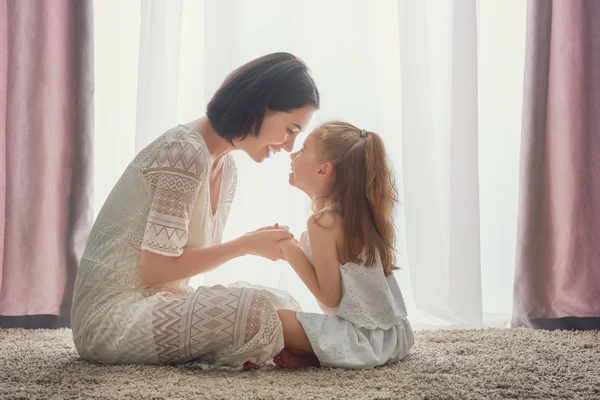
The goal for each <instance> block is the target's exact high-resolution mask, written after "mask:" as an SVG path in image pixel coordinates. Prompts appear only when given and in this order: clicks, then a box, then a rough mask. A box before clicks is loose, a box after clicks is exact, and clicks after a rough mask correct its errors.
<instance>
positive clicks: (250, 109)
mask: <svg viewBox="0 0 600 400" xmlns="http://www.w3.org/2000/svg"><path fill="white" fill-rule="evenodd" d="M319 104H320V99H319V91H318V90H317V86H316V85H315V82H314V81H313V79H312V77H311V76H310V74H309V71H308V67H307V66H306V64H304V62H303V61H302V60H300V59H299V58H297V57H295V56H294V55H292V54H289V53H273V54H267V55H265V56H262V57H260V58H257V59H255V60H252V61H250V62H248V63H247V64H244V65H242V66H241V67H239V68H238V69H236V70H235V71H233V72H232V73H231V74H230V75H229V76H228V77H227V78H226V79H225V82H223V84H222V85H221V87H220V88H219V89H218V90H217V92H216V93H215V95H214V96H213V98H212V99H211V100H210V102H209V103H208V106H207V107H206V116H207V117H208V119H209V120H210V123H211V125H212V127H213V129H214V130H215V131H217V133H218V134H219V135H220V136H221V137H223V138H224V139H226V140H227V141H228V142H229V143H232V142H233V140H234V139H240V140H243V139H245V138H246V137H247V136H248V135H249V134H252V135H254V136H257V135H258V132H260V128H261V126H262V123H263V119H264V117H265V113H266V111H267V110H271V111H285V112H288V111H291V110H294V109H297V108H302V107H304V106H307V105H311V106H313V107H315V108H316V109H318V108H319Z"/></svg>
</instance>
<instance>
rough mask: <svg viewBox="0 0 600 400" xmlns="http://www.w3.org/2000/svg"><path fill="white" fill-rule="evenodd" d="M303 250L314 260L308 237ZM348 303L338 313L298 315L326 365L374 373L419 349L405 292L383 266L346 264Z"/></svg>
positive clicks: (344, 300) (303, 240)
mask: <svg viewBox="0 0 600 400" xmlns="http://www.w3.org/2000/svg"><path fill="white" fill-rule="evenodd" d="M300 246H301V248H302V250H303V251H304V253H305V254H306V256H307V258H308V259H309V260H310V261H311V262H314V261H313V257H312V251H311V248H310V242H309V240H308V232H304V233H303V234H302V236H301V238H300ZM340 272H341V281H342V300H341V302H340V304H339V305H338V306H337V307H335V308H328V307H325V306H323V305H322V304H320V303H319V306H320V307H321V309H322V310H323V312H325V314H314V313H305V312H298V313H297V319H298V321H299V322H300V323H301V324H302V326H303V327H304V330H305V331H306V334H307V335H308V338H309V340H310V343H311V345H312V348H313V350H314V351H315V355H316V356H317V358H318V359H319V361H320V363H321V365H322V366H326V367H339V368H370V367H376V366H379V365H384V364H391V363H394V362H397V361H399V360H401V359H402V358H404V357H405V356H406V355H407V354H408V352H409V351H410V349H411V347H412V346H413V344H414V336H413V331H412V328H411V326H410V323H409V322H408V319H407V315H406V306H405V304H404V299H403V298H402V293H401V292H400V288H399V287H398V283H397V282H396V278H395V277H394V276H393V275H391V276H388V277H386V276H385V275H384V273H383V266H381V265H376V266H373V267H370V268H367V267H365V266H362V265H357V264H353V263H347V264H343V265H340Z"/></svg>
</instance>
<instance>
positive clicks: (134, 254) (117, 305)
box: [72, 125, 299, 368]
mask: <svg viewBox="0 0 600 400" xmlns="http://www.w3.org/2000/svg"><path fill="white" fill-rule="evenodd" d="M210 166H211V159H210V156H209V153H208V149H207V148H206V143H205V142H204V140H203V138H202V136H200V135H199V134H198V133H197V132H196V131H194V130H192V129H190V128H188V127H186V126H183V125H180V126H178V127H176V128H173V129H171V130H169V131H168V132H166V133H165V134H163V135H162V136H160V137H159V138H158V139H157V140H156V141H154V142H153V143H152V144H150V145H149V146H148V147H147V148H146V149H144V150H143V151H142V152H140V154H139V155H138V156H137V157H136V158H135V159H134V160H133V162H132V163H131V164H130V165H129V166H128V168H127V169H126V171H125V173H124V174H123V176H122V177H121V178H120V180H119V182H118V183H117V184H116V186H115V187H114V189H113V190H112V192H111V194H110V195H109V197H108V199H107V201H106V203H105V204H104V206H103V208H102V210H101V211H100V214H99V215H98V218H97V220H96V222H95V224H94V227H93V229H92V232H91V234H90V237H89V240H88V244H87V247H86V249H85V252H84V254H83V257H82V260H81V264H80V267H79V271H78V274H77V279H76V284H75V293H74V300H73V308H72V329H73V339H74V342H75V345H76V348H77V350H78V352H79V354H80V355H81V357H82V358H84V359H87V360H94V361H98V362H102V363H179V362H187V361H191V360H193V361H195V362H201V363H203V364H209V365H215V366H228V367H233V368H239V367H240V366H241V365H242V364H243V363H245V362H246V361H252V362H254V363H261V362H263V361H266V360H269V359H271V358H272V357H273V356H274V355H275V354H277V353H278V352H279V351H280V350H281V349H282V348H283V335H282V330H281V322H280V320H279V318H278V316H277V312H276V310H278V309H280V308H287V309H296V310H299V307H298V304H297V303H296V302H295V300H294V299H292V298H291V297H290V296H289V295H287V293H286V292H283V291H277V290H269V291H266V290H261V289H259V288H252V287H240V286H239V285H238V286H235V287H234V286H230V287H223V286H214V287H200V288H198V289H197V290H194V289H192V288H191V287H190V286H188V281H189V279H186V280H182V281H178V282H173V283H170V284H166V285H160V286H154V287H150V288H148V287H145V286H144V285H143V284H142V281H141V279H140V270H139V258H140V254H141V251H142V250H147V251H151V252H154V253H158V254H162V255H165V256H179V255H181V253H182V251H183V248H185V247H205V246H210V245H214V244H217V243H220V242H221V237H222V233H223V228H224V226H225V222H226V220H227V216H228V214H229V209H230V206H231V202H232V200H233V197H234V194H235V188H236V169H235V164H234V162H233V159H232V158H231V156H230V155H227V156H226V157H225V159H224V164H223V175H222V179H221V187H220V195H219V203H218V208H217V210H216V213H215V214H214V215H213V213H212V211H211V206H210V187H209V175H210Z"/></svg>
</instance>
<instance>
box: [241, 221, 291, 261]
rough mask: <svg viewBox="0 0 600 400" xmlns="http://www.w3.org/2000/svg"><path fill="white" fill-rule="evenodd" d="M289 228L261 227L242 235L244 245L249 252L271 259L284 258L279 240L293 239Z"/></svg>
mask: <svg viewBox="0 0 600 400" xmlns="http://www.w3.org/2000/svg"><path fill="white" fill-rule="evenodd" d="M293 238H294V235H292V234H291V233H290V232H289V231H288V230H287V229H282V228H279V229H269V228H261V229H259V230H257V231H254V232H250V233H247V234H245V235H244V236H242V238H241V239H242V240H243V243H244V246H245V247H246V249H247V253H248V254H252V255H255V256H260V257H264V258H268V259H269V260H271V261H277V260H283V259H284V258H283V253H282V252H281V249H280V247H279V241H280V240H285V239H293Z"/></svg>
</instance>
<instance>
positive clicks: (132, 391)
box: [0, 329, 600, 400]
mask: <svg viewBox="0 0 600 400" xmlns="http://www.w3.org/2000/svg"><path fill="white" fill-rule="evenodd" d="M0 398H1V399H92V400H95V399H142V398H143V399H192V398H193V399H294V400H301V399H507V398H508V399H586V400H589V399H600V332H598V331H581V332H567V331H552V332H550V331H539V330H529V329H485V330H466V331H465V330H455V331H417V332H416V343H415V347H414V348H413V350H412V352H411V354H410V356H409V357H408V358H407V359H406V360H405V361H403V362H401V363H400V364H396V365H393V366H386V367H381V368H376V369H371V370H362V371H350V370H338V369H305V370H301V371H286V370H282V369H281V368H279V367H276V366H275V365H273V364H268V365H263V366H261V368H260V369H258V370H254V371H250V372H204V371H202V370H199V369H197V368H192V367H184V366H144V365H120V366H105V365H98V364H91V363H87V362H85V361H82V360H80V359H79V357H78V355H77V352H76V351H75V348H74V346H73V342H72V340H71V331H70V330H67V329H61V330H22V329H0Z"/></svg>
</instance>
